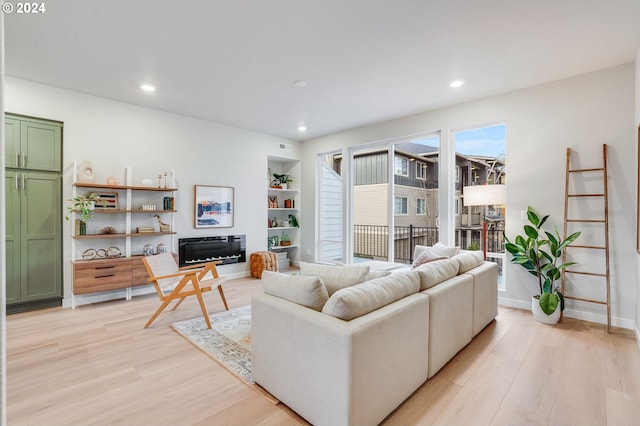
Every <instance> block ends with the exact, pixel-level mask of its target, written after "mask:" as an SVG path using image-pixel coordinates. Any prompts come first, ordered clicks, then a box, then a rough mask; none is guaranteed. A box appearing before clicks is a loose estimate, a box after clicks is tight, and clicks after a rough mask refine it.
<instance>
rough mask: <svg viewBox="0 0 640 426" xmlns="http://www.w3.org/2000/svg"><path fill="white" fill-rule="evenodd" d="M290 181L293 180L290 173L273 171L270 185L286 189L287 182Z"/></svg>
mask: <svg viewBox="0 0 640 426" xmlns="http://www.w3.org/2000/svg"><path fill="white" fill-rule="evenodd" d="M291 182H293V179H291V176H290V175H288V174H286V173H283V174H278V173H274V174H273V180H272V181H271V187H272V188H276V189H287V188H288V184H289V183H291Z"/></svg>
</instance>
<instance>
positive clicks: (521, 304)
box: [498, 297, 531, 311]
mask: <svg viewBox="0 0 640 426" xmlns="http://www.w3.org/2000/svg"><path fill="white" fill-rule="evenodd" d="M498 304H499V305H502V306H508V307H510V308H518V309H526V310H529V311H530V310H531V301H528V302H527V301H524V300H519V299H507V298H506V297H498Z"/></svg>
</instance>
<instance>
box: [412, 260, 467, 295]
mask: <svg viewBox="0 0 640 426" xmlns="http://www.w3.org/2000/svg"><path fill="white" fill-rule="evenodd" d="M458 269H459V265H458V262H457V261H455V260H454V259H445V260H438V261H437V262H429V263H425V264H422V265H420V266H419V267H417V268H416V269H415V271H417V272H418V275H419V276H420V291H424V290H426V289H428V288H431V287H433V286H434V285H436V284H440V283H441V282H443V281H446V280H448V279H449V278H452V277H455V276H456V275H458Z"/></svg>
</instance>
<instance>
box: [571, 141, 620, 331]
mask: <svg viewBox="0 0 640 426" xmlns="http://www.w3.org/2000/svg"><path fill="white" fill-rule="evenodd" d="M572 173H575V174H576V177H577V176H583V175H584V174H586V173H600V174H602V193H569V186H570V178H569V177H570V175H571V174H572ZM594 197H595V198H602V200H603V214H604V217H603V218H598V219H572V218H570V217H569V207H570V203H569V199H570V198H591V199H593V198H594ZM569 223H577V224H580V223H582V224H585V223H593V224H602V226H603V228H604V231H603V232H604V245H578V244H570V245H568V246H567V248H570V249H576V248H577V249H586V250H595V251H600V252H604V258H605V259H604V260H605V271H606V272H605V273H597V272H586V271H573V270H569V269H563V270H562V278H561V291H562V294H563V295H565V296H564V298H565V299H571V300H579V301H582V302H588V303H598V304H601V305H607V332H608V333H611V292H610V284H611V276H610V272H609V192H608V187H607V145H606V144H603V145H602V167H598V168H589V169H572V168H571V148H567V171H566V181H565V190H564V238H567V235H568V232H567V225H568V224H569ZM572 231H573V229H572ZM565 262H567V251H566V250H565V251H564V252H563V254H562V263H565ZM565 274H582V275H591V276H595V277H602V278H604V279H605V280H606V293H607V296H606V299H607V300H606V301H602V300H594V299H586V298H582V297H575V296H568V295H566V294H565V283H566V282H565Z"/></svg>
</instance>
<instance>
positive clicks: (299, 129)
mask: <svg viewBox="0 0 640 426" xmlns="http://www.w3.org/2000/svg"><path fill="white" fill-rule="evenodd" d="M298 131H299V132H306V131H307V126H304V125H300V126H298Z"/></svg>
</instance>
